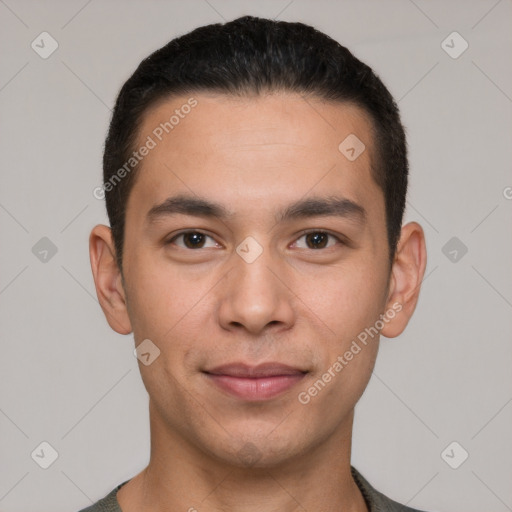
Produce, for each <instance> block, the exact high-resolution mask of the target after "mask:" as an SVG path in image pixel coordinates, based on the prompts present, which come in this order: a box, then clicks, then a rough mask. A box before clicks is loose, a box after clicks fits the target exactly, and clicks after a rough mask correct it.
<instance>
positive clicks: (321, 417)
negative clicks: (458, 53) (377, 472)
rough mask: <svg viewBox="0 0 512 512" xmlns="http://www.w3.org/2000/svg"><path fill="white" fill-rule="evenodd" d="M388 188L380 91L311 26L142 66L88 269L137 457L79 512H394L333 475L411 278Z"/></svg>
mask: <svg viewBox="0 0 512 512" xmlns="http://www.w3.org/2000/svg"><path fill="white" fill-rule="evenodd" d="M407 174H408V164H407V154H406V141H405V135H404V130H403V127H402V125H401V122H400V118H399V114H398V110H397V107H396V104H395V102H394V101H393V99H392V97H391V95H390V94H389V92H388V91H387V89H386V88H385V86H384V85H383V84H382V82H381V81H380V80H379V79H378V77H377V76H376V75H375V74H374V73H373V72H372V70H371V69H370V68H369V67H368V66H366V65H365V64H363V63H361V62H360V61H358V60H357V59H356V58H355V57H354V56H353V55H352V54H351V53H350V52H349V51H348V50H347V49H346V48H344V47H342V46H340V45H339V44H338V43H337V42H335V41H334V40H332V39H331V38H329V37H328V36H326V35H325V34H322V33H321V32H318V31H317V30H315V29H313V28H312V27H309V26H306V25H303V24H301V23H285V22H275V21H270V20H264V19H258V18H253V17H244V18H240V19H237V20H235V21H232V22H230V23H226V24H222V25H220V24H216V25H209V26H206V27H201V28H198V29H196V30H194V31H193V32H191V33H189V34H187V35H184V36H182V37H180V38H177V39H175V40H173V41H171V42H170V43H169V44H167V45H166V46H164V47H163V48H161V49H160V50H158V51H157V52H155V53H153V54H152V55H151V56H150V57H148V58H147V59H145V60H144V61H142V63H141V64H140V65H139V67H138V69H137V70H136V71H135V73H134V74H133V75H132V77H131V78H130V79H129V80H128V81H127V82H126V83H125V84H124V86H123V88H122V90H121V92H120V94H119V97H118V99H117V103H116V106H115V110H114V114H113V118H112V121H111V125H110V130H109V134H108V137H107V141H106V145H105V155H104V185H103V188H102V191H104V194H105V197H106V205H107V211H108V215H109V220H110V224H111V228H108V227H107V226H102V225H99V226H96V227H95V228H94V229H93V230H92V233H91V236H90V256H91V265H92V270H93V274H94V280H95V284H96V291H97V294H98V298H99V301H100V303H101V306H102V309H103V311H104V313H105V316H106V318H107V320H108V323H109V324H110V326H111V327H112V328H113V329H114V330H115V331H117V332H118V333H121V334H130V333H132V332H133V335H134V339H135V344H136V347H137V349H136V352H137V355H138V359H139V361H140V363H139V367H140V371H141V375H142V379H143V382H144V385H145V387H146V389H147V391H148V394H149V398H150V401H149V409H150V411H149V412H150V428H151V457H150V462H149V464H148V466H147V467H146V468H145V469H144V470H143V471H141V472H140V473H139V474H138V475H136V476H135V477H133V478H132V479H131V480H129V481H127V482H124V483H122V484H121V485H119V486H117V487H116V488H115V489H113V490H112V492H110V493H109V494H108V496H106V497H105V498H104V499H102V500H100V501H99V502H98V503H96V504H95V505H93V506H91V507H89V508H87V509H85V510H87V512H92V511H100V510H101V511H120V510H122V511H123V512H135V511H137V512H146V511H152V512H160V511H162V512H163V511H179V510H184V511H185V510H188V511H190V512H192V511H195V510H197V511H199V512H209V511H219V510H229V511H244V512H250V511H258V512H262V511H263V512H264V511H270V510H272V511H275V510H280V511H295V510H308V511H311V512H313V511H323V512H331V511H332V512H334V511H342V510H343V511H358V512H362V511H372V512H373V511H411V510H412V509H411V508H408V507H405V506H402V505H400V504H398V503H396V502H394V501H392V500H390V499H389V498H387V497H386V496H384V495H383V494H381V493H379V492H378V491H376V490H375V489H373V488H372V486H371V485H370V484H369V483H368V482H367V481H366V480H365V479H364V478H363V476H362V475H361V474H360V473H359V472H358V471H357V470H356V469H355V468H353V467H352V466H351V464H350V454H351V436H352V424H353V416H354V407H355V404H356V403H357V401H358V399H359V398H360V396H361V395H362V393H363V391H364V389H365V388H366V386H367V383H368V381H369V379H370V377H371V374H372V369H373V366H374V363H375V358H376V356H377V351H378V343H379V336H380V335H381V334H382V335H384V336H386V337H395V336H398V335H399V334H400V333H401V332H402V331H403V330H404V328H405V327H406V325H407V323H408V321H409V319H410V317H411V315H412V313H413V311H414V309H415V306H416V302H417V299H418V294H419V289H420V284H421V280H422V276H423V274H424V270H425V264H426V251H425V242H424V235H423V231H422V229H421V227H420V226H419V225H418V224H416V223H409V224H407V225H405V226H403V227H402V215H403V211H404V205H405V197H406V189H407ZM102 193H103V192H102Z"/></svg>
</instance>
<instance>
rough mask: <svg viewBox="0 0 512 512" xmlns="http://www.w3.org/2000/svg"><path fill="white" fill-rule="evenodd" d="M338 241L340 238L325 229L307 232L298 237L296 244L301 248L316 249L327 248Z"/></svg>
mask: <svg viewBox="0 0 512 512" xmlns="http://www.w3.org/2000/svg"><path fill="white" fill-rule="evenodd" d="M301 240H304V242H301ZM336 242H340V240H339V239H338V238H337V237H335V236H334V235H331V234H330V233H325V232H324V231H311V232H310V233H305V234H304V235H302V236H301V237H300V238H298V239H297V242H296V243H295V245H296V246H297V247H298V248H299V249H313V250H315V249H326V248H328V247H331V246H332V245H334V244H336Z"/></svg>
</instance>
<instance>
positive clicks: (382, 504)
mask: <svg viewBox="0 0 512 512" xmlns="http://www.w3.org/2000/svg"><path fill="white" fill-rule="evenodd" d="M351 471H352V476H353V477H354V480H355V482H356V484H357V486H358V487H359V489H360V490H361V493H362V495H363V497H364V499H365V501H366V506H367V507H368V510H369V512H421V511H419V510H417V509H414V508H410V507H406V506H404V505H401V504H400V503H397V502H396V501H393V500H391V499H389V498H388V497H386V496H384V494H382V493H380V492H379V491H377V490H375V489H374V488H373V487H372V486H371V485H370V484H369V483H368V482H367V481H366V480H365V479H364V478H363V476H362V475H361V473H359V471H357V469H355V468H354V467H351ZM127 482H129V480H126V482H123V483H122V484H119V485H118V486H117V487H116V488H114V489H112V491H110V493H109V494H107V495H106V496H105V497H104V498H102V499H101V500H99V501H97V502H96V503H94V504H93V505H91V506H90V507H87V508H84V509H83V510H80V512H123V511H122V510H121V507H120V506H119V503H118V501H117V497H116V494H117V491H118V490H119V489H120V488H121V487H122V486H123V485H124V484H126V483H127Z"/></svg>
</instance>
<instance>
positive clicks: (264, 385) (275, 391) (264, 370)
mask: <svg viewBox="0 0 512 512" xmlns="http://www.w3.org/2000/svg"><path fill="white" fill-rule="evenodd" d="M204 373H205V375H206V376H207V377H208V379H209V381H210V382H211V383H212V384H214V385H215V386H216V387H217V388H219V389H220V390H222V391H224V392H225V393H227V394H229V395H231V396H234V397H236V398H239V399H242V400H246V401H250V402H258V401H264V400H270V399H271V398H274V397H277V396H279V395H281V394H283V393H284V392H286V391H288V390H289V389H290V388H292V387H293V386H294V385H295V384H297V383H298V382H299V381H301V380H302V379H303V378H304V375H305V374H306V373H307V372H306V371H304V370H301V369H298V368H293V367H291V366H288V365H284V364H281V363H264V364H260V365H257V366H249V365H246V364H243V363H234V364H227V365H222V366H218V367H216V368H213V369H211V370H208V371H205V372H204Z"/></svg>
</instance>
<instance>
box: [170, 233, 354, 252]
mask: <svg viewBox="0 0 512 512" xmlns="http://www.w3.org/2000/svg"><path fill="white" fill-rule="evenodd" d="M189 234H200V235H204V236H206V237H208V238H211V239H212V240H214V238H213V237H212V236H211V235H209V234H207V233H205V232H203V231H199V230H188V231H182V232H181V233H178V234H177V235H174V236H173V237H172V238H171V239H170V240H168V241H167V242H166V245H171V244H173V243H174V242H175V240H176V239H178V238H179V237H182V236H184V235H189ZM311 234H322V235H327V236H328V237H330V238H334V239H335V240H336V242H338V243H339V244H341V245H348V244H347V242H346V241H345V240H343V239H342V238H340V237H339V236H338V235H334V234H332V233H330V232H329V231H325V230H319V229H312V230H311V229H310V230H306V231H301V232H300V234H299V237H298V238H296V239H295V242H294V243H296V242H297V241H298V240H300V239H301V238H303V237H305V236H307V235H311ZM216 243H217V242H216ZM180 248H181V249H185V250H189V251H194V250H196V251H197V250H198V249H204V248H203V247H199V248H198V249H191V248H190V247H180ZM330 248H332V246H329V247H326V248H319V249H310V248H309V247H308V248H307V249H309V250H311V251H321V250H326V249H330Z"/></svg>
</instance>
